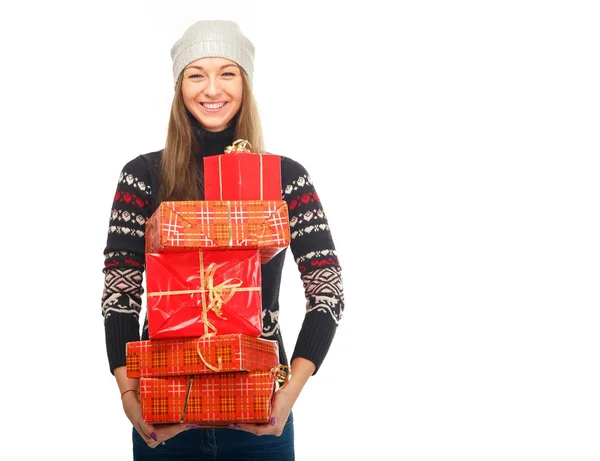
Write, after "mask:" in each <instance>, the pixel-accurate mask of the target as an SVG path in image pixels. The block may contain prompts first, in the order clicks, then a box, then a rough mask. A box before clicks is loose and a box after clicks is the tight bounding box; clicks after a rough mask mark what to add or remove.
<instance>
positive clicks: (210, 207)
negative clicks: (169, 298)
mask: <svg viewBox="0 0 600 461" xmlns="http://www.w3.org/2000/svg"><path fill="white" fill-rule="evenodd" d="M289 243H290V231H289V221H288V208H287V203H286V202H285V201H283V200H279V201H276V200H266V201H261V200H237V201H228V200H225V201H207V200H183V201H166V202H162V203H161V204H160V205H159V206H158V208H157V209H156V211H155V212H154V213H153V214H152V216H150V218H149V219H148V221H147V222H146V253H165V252H177V251H186V250H192V249H203V250H223V249H229V250H230V249H233V248H245V249H251V248H257V249H259V250H260V255H261V263H263V264H264V263H266V262H268V261H269V260H270V259H271V258H273V256H275V255H276V254H278V253H279V252H281V251H282V250H283V249H284V248H286V247H287V246H288V245H289Z"/></svg>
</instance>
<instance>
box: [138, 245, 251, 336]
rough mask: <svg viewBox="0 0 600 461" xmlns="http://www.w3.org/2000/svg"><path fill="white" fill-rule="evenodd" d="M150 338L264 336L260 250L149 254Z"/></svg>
mask: <svg viewBox="0 0 600 461" xmlns="http://www.w3.org/2000/svg"><path fill="white" fill-rule="evenodd" d="M146 272H147V277H146V288H147V292H146V298H147V302H146V304H147V312H148V334H149V337H150V339H166V338H184V337H199V336H205V335H210V336H213V335H216V334H217V333H218V334H230V333H242V334H248V335H250V336H260V335H261V334H262V296H261V266H260V258H259V254H258V250H232V251H206V252H205V251H201V250H195V251H183V252H178V253H148V254H146Z"/></svg>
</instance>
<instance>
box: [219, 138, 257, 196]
mask: <svg viewBox="0 0 600 461" xmlns="http://www.w3.org/2000/svg"><path fill="white" fill-rule="evenodd" d="M247 146H248V147H247ZM225 153H226V154H240V153H243V154H251V153H252V146H251V145H250V142H249V141H247V140H245V139H237V140H235V141H233V144H231V146H227V147H226V148H225ZM256 155H258V159H259V160H258V161H259V164H260V173H259V176H260V179H259V180H260V200H262V199H263V158H262V154H256ZM218 160H219V200H223V175H222V170H221V156H220V155H219V157H218Z"/></svg>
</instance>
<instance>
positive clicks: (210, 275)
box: [147, 251, 260, 371]
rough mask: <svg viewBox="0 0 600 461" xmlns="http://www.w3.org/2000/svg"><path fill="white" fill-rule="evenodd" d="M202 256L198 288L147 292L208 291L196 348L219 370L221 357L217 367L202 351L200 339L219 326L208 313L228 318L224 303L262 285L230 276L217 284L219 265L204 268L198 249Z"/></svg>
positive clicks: (213, 332) (214, 331) (192, 292)
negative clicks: (201, 334)
mask: <svg viewBox="0 0 600 461" xmlns="http://www.w3.org/2000/svg"><path fill="white" fill-rule="evenodd" d="M198 254H199V257H200V288H199V289H197V290H176V291H153V292H150V293H148V294H147V296H163V295H184V294H195V293H207V296H202V323H203V324H204V335H203V336H202V337H201V338H200V339H199V340H198V343H196V350H197V352H198V355H199V356H200V359H201V360H202V362H203V363H204V365H206V366H207V367H208V368H210V369H211V370H213V371H219V370H220V369H221V366H222V359H221V357H219V358H218V360H217V364H218V365H217V367H215V366H213V365H211V364H209V363H208V362H207V361H206V360H205V359H204V357H203V356H202V352H201V351H200V340H201V339H203V338H209V337H211V336H216V334H217V328H216V327H215V326H214V325H213V324H212V323H211V322H210V321H209V320H208V313H209V312H210V311H213V312H214V313H215V315H216V316H217V317H219V318H220V319H223V320H227V318H226V317H224V316H223V305H224V304H226V303H228V302H229V301H230V300H231V298H232V297H233V296H234V295H235V294H236V293H237V292H242V291H259V290H260V287H243V286H242V283H243V282H242V280H241V279H239V278H228V279H227V280H225V281H223V282H221V283H219V284H218V285H215V280H214V276H215V272H216V271H217V265H216V264H215V263H210V264H209V265H208V267H207V268H206V271H205V270H204V256H203V252H202V251H198Z"/></svg>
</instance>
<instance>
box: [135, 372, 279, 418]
mask: <svg viewBox="0 0 600 461" xmlns="http://www.w3.org/2000/svg"><path fill="white" fill-rule="evenodd" d="M277 371H278V370H270V371H250V372H247V371H238V372H233V373H212V374H206V375H191V376H172V377H162V378H144V377H142V378H140V401H141V404H142V419H143V420H144V421H146V422H147V423H150V424H163V423H184V422H187V423H196V424H200V425H216V426H220V425H229V424H234V423H266V422H268V421H269V419H270V417H271V409H272V400H273V394H274V392H275V391H276V389H277V380H276V377H275V373H277Z"/></svg>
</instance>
